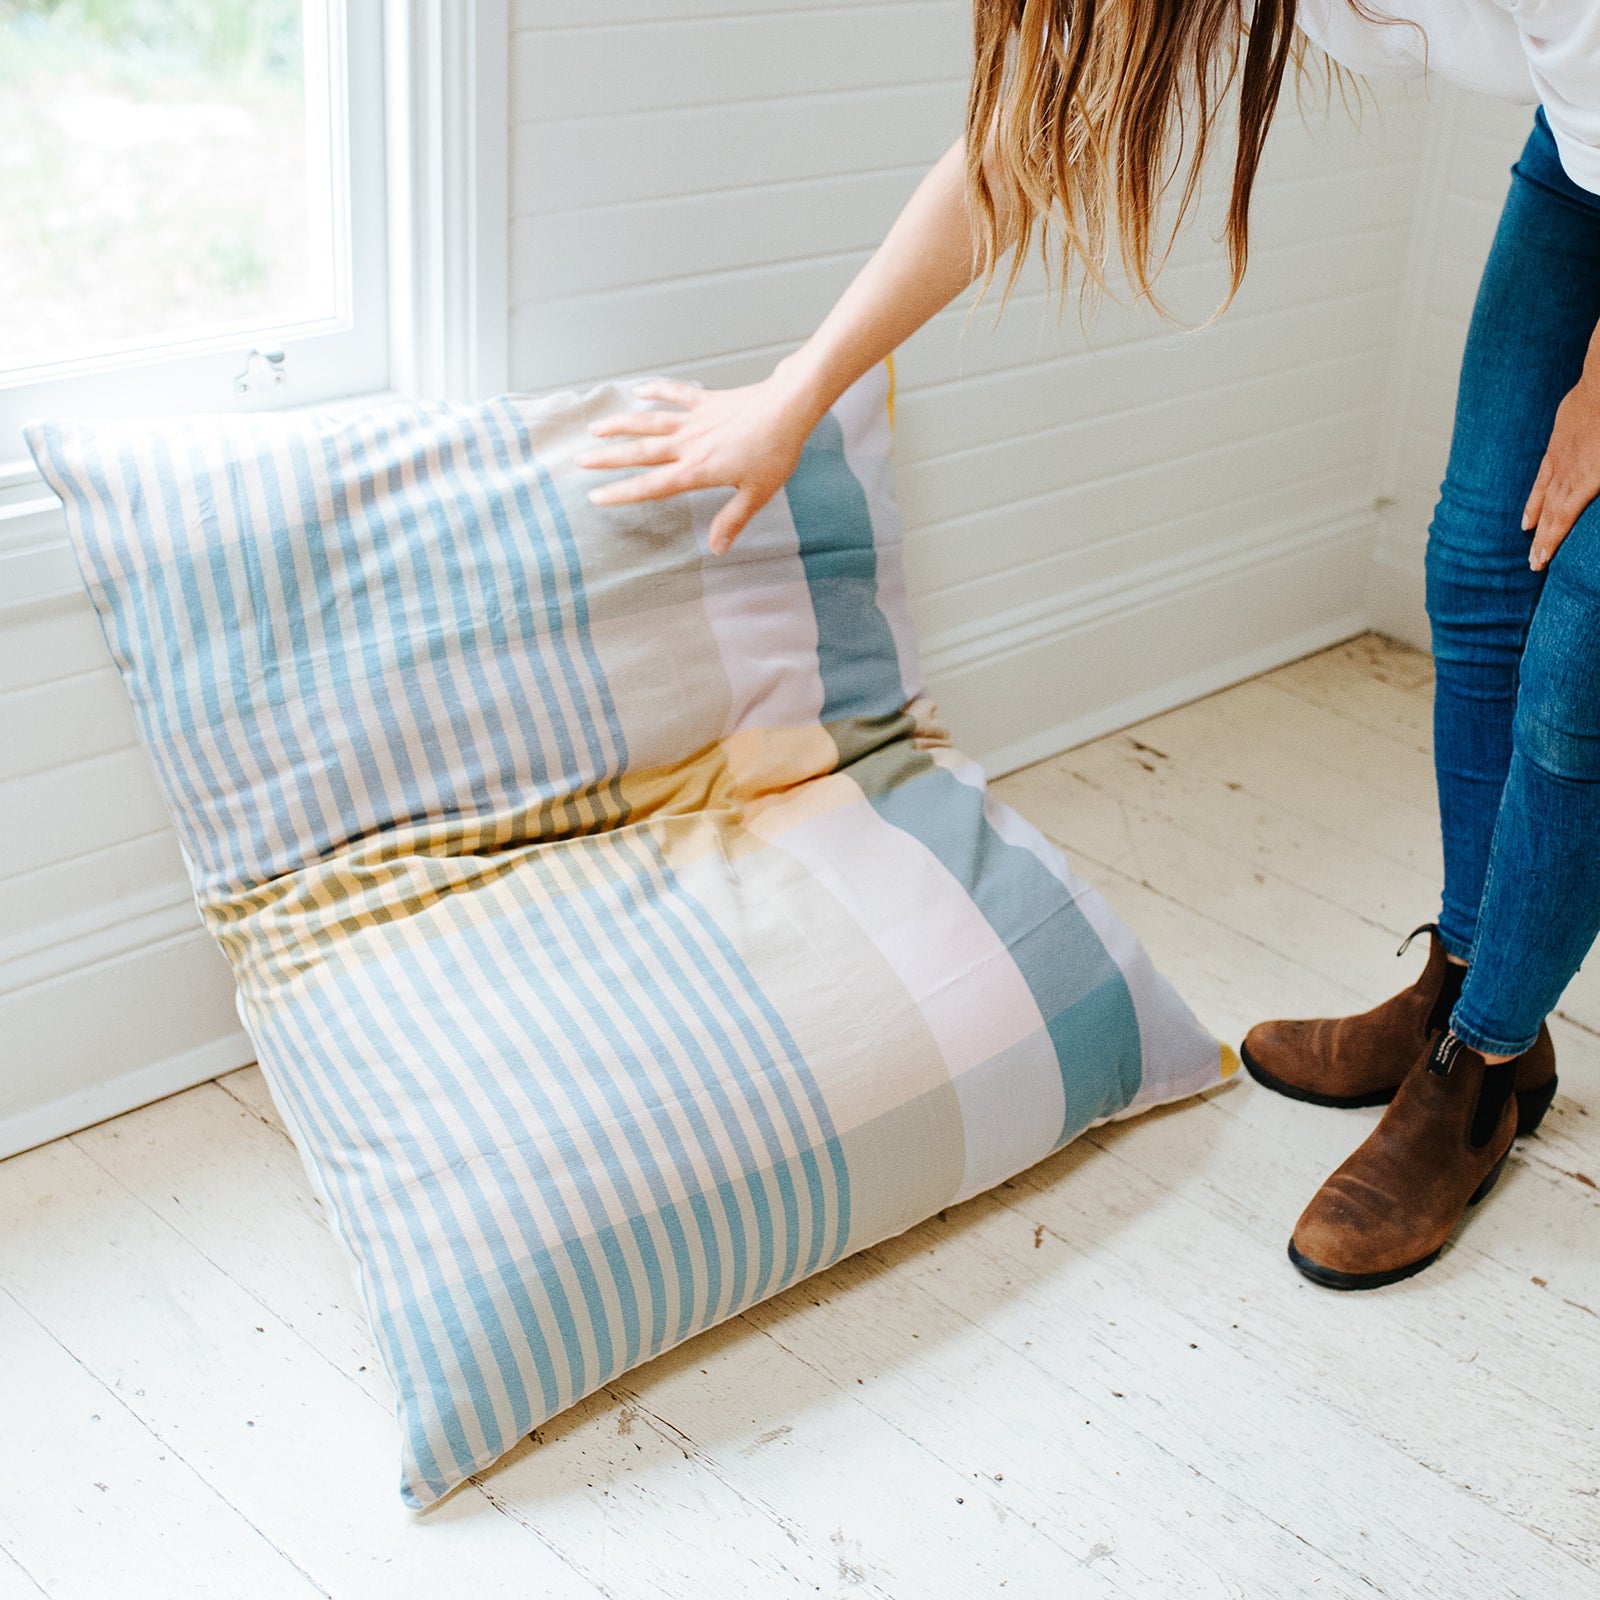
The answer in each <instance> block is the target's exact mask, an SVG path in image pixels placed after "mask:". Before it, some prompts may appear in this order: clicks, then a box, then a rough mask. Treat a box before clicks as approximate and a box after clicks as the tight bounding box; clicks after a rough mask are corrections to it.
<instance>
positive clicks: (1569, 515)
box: [1528, 490, 1583, 572]
mask: <svg viewBox="0 0 1600 1600" xmlns="http://www.w3.org/2000/svg"><path fill="white" fill-rule="evenodd" d="M1582 510H1583V506H1582V505H1581V504H1580V503H1579V502H1578V501H1577V500H1576V499H1575V498H1569V497H1567V496H1564V495H1559V494H1555V493H1552V492H1550V491H1548V490H1547V491H1546V492H1545V495H1544V499H1543V505H1542V508H1541V510H1540V513H1539V525H1538V527H1537V528H1536V529H1535V530H1534V535H1533V546H1532V548H1531V549H1530V550H1529V551H1528V565H1529V566H1530V567H1532V568H1533V570H1534V571H1535V572H1543V571H1544V569H1545V568H1546V567H1547V566H1549V564H1550V558H1551V556H1553V555H1554V554H1555V553H1556V551H1557V550H1558V549H1560V548H1561V541H1562V540H1563V539H1565V538H1566V536H1567V535H1568V534H1569V533H1570V532H1571V531H1572V525H1573V523H1574V522H1576V521H1577V520H1578V514H1579V513H1580V512H1581V511H1582Z"/></svg>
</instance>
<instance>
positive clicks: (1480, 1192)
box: [1289, 1149, 1511, 1289]
mask: <svg viewBox="0 0 1600 1600" xmlns="http://www.w3.org/2000/svg"><path fill="white" fill-rule="evenodd" d="M1510 1159H1511V1151H1510V1150H1509V1149H1508V1150H1507V1151H1506V1153H1505V1154H1504V1155H1503V1156H1501V1157H1500V1159H1499V1160H1498V1161H1497V1162H1495V1164H1494V1165H1493V1166H1492V1167H1491V1168H1490V1169H1489V1172H1488V1175H1487V1176H1486V1177H1485V1178H1484V1180H1483V1182H1482V1183H1480V1184H1479V1185H1478V1187H1477V1188H1476V1189H1474V1190H1473V1191H1472V1196H1471V1198H1470V1199H1469V1200H1468V1201H1467V1209H1470V1208H1471V1207H1473V1206H1475V1205H1477V1204H1478V1202H1479V1201H1480V1200H1483V1199H1485V1198H1486V1197H1487V1196H1488V1193H1489V1191H1490V1190H1491V1189H1492V1188H1494V1186H1495V1184H1496V1183H1498V1182H1499V1181H1500V1174H1501V1173H1502V1172H1504V1171H1505V1166H1506V1162H1508V1161H1509V1160H1510ZM1462 1215H1463V1216H1465V1215H1466V1211H1465V1210H1464V1211H1463V1212H1462ZM1451 1231H1452V1232H1454V1229H1452V1230H1451ZM1443 1250H1444V1246H1443V1245H1440V1246H1439V1248H1438V1249H1437V1250H1430V1251H1429V1252H1428V1254H1427V1255H1425V1256H1422V1257H1420V1258H1419V1259H1418V1260H1416V1261H1409V1262H1407V1263H1406V1265H1405V1266H1403V1267H1390V1268H1389V1269H1388V1270H1387V1271H1385V1272H1340V1271H1339V1270H1338V1268H1336V1267H1325V1266H1323V1265H1322V1263H1321V1262H1320V1261H1313V1260H1312V1259H1311V1258H1310V1256H1306V1255H1302V1254H1301V1253H1300V1251H1299V1250H1298V1249H1296V1248H1295V1242H1294V1240H1293V1239H1291V1240H1290V1241H1289V1259H1290V1261H1292V1262H1293V1263H1294V1265H1295V1267H1296V1268H1297V1269H1298V1270H1299V1271H1300V1273H1302V1274H1303V1275H1304V1276H1305V1277H1307V1278H1309V1279H1310V1280H1311V1281H1312V1282H1313V1283H1315V1284H1320V1285H1321V1287H1322V1288H1324V1289H1381V1288H1383V1287H1384V1286H1385V1285H1386V1284H1390V1283H1400V1282H1402V1281H1403V1280H1405V1279H1406V1278H1414V1277H1415V1276H1416V1275H1417V1274H1418V1273H1419V1272H1421V1271H1422V1270H1423V1269H1424V1268H1425V1267H1431V1266H1432V1265H1433V1264H1434V1262H1435V1261H1437V1260H1438V1259H1439V1256H1440V1254H1441V1252H1442V1251H1443Z"/></svg>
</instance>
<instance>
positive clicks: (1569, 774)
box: [1511, 676, 1600, 783]
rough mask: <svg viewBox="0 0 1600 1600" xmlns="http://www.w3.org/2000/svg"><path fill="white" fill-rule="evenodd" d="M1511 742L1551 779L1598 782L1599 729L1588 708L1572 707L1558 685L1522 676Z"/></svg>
mask: <svg viewBox="0 0 1600 1600" xmlns="http://www.w3.org/2000/svg"><path fill="white" fill-rule="evenodd" d="M1511 741H1512V746H1513V748H1514V749H1515V750H1516V752H1517V754H1518V755H1520V756H1521V757H1522V758H1523V760H1525V761H1530V762H1532V763H1533V765H1534V766H1536V767H1538V768H1539V769H1540V771H1542V772H1544V773H1546V774H1548V775H1549V776H1550V777H1552V778H1561V779H1564V780H1566V781H1567V782H1569V783H1600V726H1597V725H1596V721H1595V717H1594V715H1593V713H1592V710H1591V708H1589V707H1587V706H1583V707H1579V706H1576V705H1574V704H1573V702H1572V697H1571V695H1570V693H1568V692H1567V691H1565V690H1563V689H1561V688H1560V687H1559V685H1556V686H1551V685H1550V684H1548V683H1547V682H1546V683H1543V684H1541V683H1540V682H1539V680H1538V679H1535V680H1534V681H1533V682H1531V683H1530V682H1529V681H1528V679H1527V677H1526V676H1524V678H1523V682H1522V687H1521V690H1520V692H1519V693H1518V695H1517V713H1516V716H1515V718H1514V719H1513V720H1512V724H1511Z"/></svg>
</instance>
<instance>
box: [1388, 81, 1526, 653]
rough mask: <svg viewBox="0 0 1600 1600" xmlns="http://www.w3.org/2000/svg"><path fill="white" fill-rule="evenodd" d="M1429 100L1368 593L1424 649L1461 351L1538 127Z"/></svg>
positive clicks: (1472, 102) (1501, 112)
mask: <svg viewBox="0 0 1600 1600" xmlns="http://www.w3.org/2000/svg"><path fill="white" fill-rule="evenodd" d="M1434 98H1435V102H1436V106H1437V114H1436V115H1435V116H1434V117H1433V118H1432V119H1431V128H1430V136H1429V139H1428V141H1427V144H1426V148H1425V150H1424V160H1423V173H1422V186H1421V190H1420V204H1419V206H1418V209H1417V218H1416V225H1415V232H1414V236H1413V239H1412V242H1411V246H1410V248H1409V250H1408V251H1407V270H1408V277H1407V282H1406V291H1405V300H1404V306H1405V314H1404V317H1403V321H1402V325H1401V328H1400V337H1399V341H1398V343H1397V345H1396V348H1395V360H1394V362H1393V366H1392V370H1391V374H1390V398H1389V423H1388V426H1387V427H1386V430H1385V431H1386V432H1387V433H1388V435H1389V438H1390V446H1389V449H1388V452H1387V454H1386V457H1385V460H1384V465H1383V468H1382V472H1381V476H1380V479H1379V489H1380V495H1381V501H1382V503H1381V505H1380V508H1379V523H1378V538H1377V542H1376V545H1375V547H1374V550H1373V561H1372V574H1371V587H1370V593H1369V610H1370V612H1371V615H1372V619H1373V623H1374V626H1376V627H1379V628H1381V629H1382V630H1383V631H1384V632H1385V633H1388V634H1392V635H1393V636H1394V637H1395V638H1398V639H1404V640H1406V641H1407V642H1408V643H1410V644H1415V645H1418V646H1420V647H1421V648H1422V649H1427V648H1428V618H1427V612H1426V610H1425V608H1424V604H1423V573H1422V558H1423V551H1424V549H1425V548H1426V546H1427V541H1428V523H1429V521H1430V520H1431V518H1432V516H1433V505H1434V500H1435V498H1436V497H1437V495H1438V491H1439V481H1440V479H1442V478H1443V477H1444V469H1445V462H1446V460H1447V459H1448V457H1449V454H1450V429H1451V424H1452V422H1453V420H1454V416H1455V394H1456V376H1457V371H1458V369H1459V367H1460V365H1461V351H1462V347H1463V346H1464V345H1465V343H1466V338H1467V323H1468V321H1469V319H1470V318H1471V316H1472V302H1473V297H1474V295H1475V294H1476V293H1477V288H1478V278H1479V276H1480V274H1481V273H1482V271H1483V263H1484V258H1485V257H1486V256H1487V255H1488V253H1489V244H1490V241H1491V240H1492V239H1493V237H1494V230H1495V224H1496V223H1497V222H1498V221H1499V218H1500V207H1501V205H1502V204H1503V202H1504V200H1505V196H1506V187H1507V185H1508V184H1509V183H1510V181H1511V179H1510V167H1511V164H1512V162H1513V161H1515V160H1516V159H1517V155H1518V153H1519V152H1520V151H1521V149H1522V145H1523V141H1524V140H1526V138H1527V137H1528V130H1529V128H1530V127H1531V126H1532V124H1533V112H1532V108H1531V107H1528V106H1518V105H1508V104H1506V103H1505V102H1503V101H1499V100H1490V99H1487V98H1485V97H1484V96H1482V95H1473V94H1468V93H1466V92H1465V91H1463V90H1455V89H1451V88H1449V87H1448V86H1443V85H1441V86H1440V87H1439V88H1437V89H1436V90H1435V91H1434Z"/></svg>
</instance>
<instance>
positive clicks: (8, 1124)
mask: <svg viewBox="0 0 1600 1600" xmlns="http://www.w3.org/2000/svg"><path fill="white" fill-rule="evenodd" d="M255 1058H256V1051H255V1046H254V1045H253V1044H251V1042H250V1039H249V1036H248V1035H247V1034H245V1033H243V1032H241V1031H235V1032H233V1033H230V1034H226V1035H224V1036H223V1037H221V1038H218V1039H211V1040H208V1041H207V1042H206V1043H204V1044H201V1045H197V1046H196V1047H195V1048H193V1049H191V1050H185V1051H182V1052H181V1053H179V1054H177V1055H173V1056H168V1057H167V1058H166V1059H165V1060H162V1061H155V1062H152V1063H150V1064H149V1065H148V1066H144V1067H139V1068H137V1069H136V1070H134V1071H132V1072H124V1073H122V1074H120V1075H119V1076H117V1077H114V1078H108V1079H106V1080H105V1082H103V1083H96V1084H93V1085H91V1086H90V1087H89V1088H86V1089H81V1090H79V1091H78V1092H77V1093H76V1094H69V1095H66V1096H65V1097H63V1098H62V1099H59V1100H51V1101H49V1102H47V1103H46V1104H45V1105H42V1106H35V1107H32V1108H31V1109H29V1110H27V1111H22V1112H18V1113H17V1114H16V1115H14V1116H10V1117H6V1118H3V1119H0V1160H3V1159H4V1158H5V1157H6V1156H12V1155H16V1154H17V1152H18V1151H21V1150H31V1149H32V1148H33V1146H34V1145H37V1144H47V1143H49V1141H50V1140H52V1139H59V1138H61V1137H62V1136H63V1135H65V1134H69V1133H77V1132H79V1131H80V1130H81V1129H83V1128H88V1127H92V1126H93V1125H94V1124H95V1123H97V1122H104V1121H105V1120H106V1118H107V1117H120V1116H121V1115H122V1113H123V1112H125V1111H132V1110H134V1109H135V1108H136V1107H138V1106H143V1105H148V1104H149V1103H150V1102H151V1101H152V1100H163V1099H165V1098H166V1097H167V1096H168V1095H169V1094H177V1093H178V1091H179V1090H180V1089H192V1088H193V1087H194V1086H195V1085H196V1084H197V1083H205V1082H206V1081H207V1080H208V1079H210V1078H215V1077H217V1076H218V1075H219V1074H220V1073H224V1072H232V1071H233V1070H234V1068H236V1067H242V1066H245V1065H247V1064H248V1063H249V1062H252V1061H254V1060H255Z"/></svg>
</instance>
